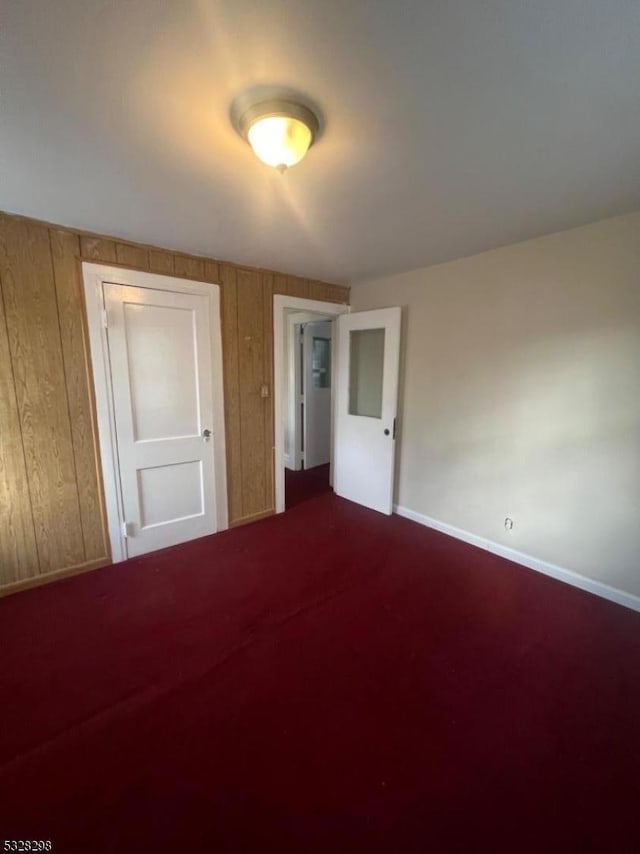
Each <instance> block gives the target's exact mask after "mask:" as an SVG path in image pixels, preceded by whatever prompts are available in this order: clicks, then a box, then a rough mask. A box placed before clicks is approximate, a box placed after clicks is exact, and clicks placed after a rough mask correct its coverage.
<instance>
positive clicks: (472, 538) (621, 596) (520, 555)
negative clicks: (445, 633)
mask: <svg viewBox="0 0 640 854" xmlns="http://www.w3.org/2000/svg"><path fill="white" fill-rule="evenodd" d="M393 511H394V513H397V514H398V516H403V517H404V518H405V519H411V521H412V522H417V523H418V524H419V525H424V526H425V527H427V528H433V530H434V531H439V532H440V533H441V534H447V535H448V536H450V537H455V538H456V539H457V540H462V541H463V542H465V543H469V544H470V545H472V546H477V547H478V548H480V549H485V551H488V552H492V554H495V555H498V556H499V557H504V558H506V559H507V560H511V561H513V562H514V563H519V564H520V565H521V566H526V567H527V569H533V570H535V571H536V572H541V573H543V575H549V576H551V578H555V579H556V580H557V581H563V582H564V583H565V584H571V585H573V587H579V588H580V589H581V590H586V591H587V592H588V593H594V594H595V595H596V596H600V597H602V598H603V599H608V600H609V601H610V602H615V603H616V604H617V605H623V606H624V607H625V608H631V609H632V610H633V611H640V596H635V595H634V594H633V593H627V592H625V591H624V590H619V589H618V588H617V587H611V586H610V585H609V584H605V583H604V582H602V581H596V580H595V579H593V578H587V577H586V576H585V575H580V574H579V573H577V572H573V571H572V570H571V569H565V568H564V567H562V566H556V565H555V564H553V563H547V562H546V561H544V560H540V558H537V557H533V556H532V555H528V554H525V553H524V552H519V551H517V550H516V549H512V548H510V547H509V546H503V545H502V544H501V543H496V542H494V541H493V540H487V539H486V538H485V537H479V536H478V535H477V534H472V533H471V532H470V531H465V530H463V529H462V528H456V527H455V525H449V524H447V523H446V522H441V521H440V520H439V519H433V518H431V516H424V515H423V514H422V513H416V512H415V510H410V509H409V508H408V507H402V506H401V505H399V504H394V505H393Z"/></svg>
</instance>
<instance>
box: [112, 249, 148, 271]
mask: <svg viewBox="0 0 640 854" xmlns="http://www.w3.org/2000/svg"><path fill="white" fill-rule="evenodd" d="M116 260H117V262H118V264H124V265H125V266H127V267H140V269H142V270H148V269H149V252H148V250H147V249H145V248H144V246H132V245H131V244H130V243H116Z"/></svg>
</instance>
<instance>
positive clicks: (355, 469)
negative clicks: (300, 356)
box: [334, 308, 401, 515]
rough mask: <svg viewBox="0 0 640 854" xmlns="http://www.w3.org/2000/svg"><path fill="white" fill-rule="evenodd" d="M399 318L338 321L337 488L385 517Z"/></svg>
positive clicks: (379, 315)
mask: <svg viewBox="0 0 640 854" xmlns="http://www.w3.org/2000/svg"><path fill="white" fill-rule="evenodd" d="M400 320H401V310H400V309H399V308H383V309H378V310H375V311H361V312H356V313H354V314H343V315H341V316H340V317H339V318H338V320H337V325H338V331H337V337H338V347H337V353H338V383H337V385H338V388H337V395H336V422H335V423H336V431H335V452H334V453H335V471H334V490H335V492H336V493H337V494H338V495H340V496H342V497H343V498H348V499H349V500H350V501H355V502H357V503H358V504H363V505H364V506H365V507H370V508H371V509H373V510H379V511H380V512H381V513H386V514H387V515H389V514H390V513H391V511H392V507H393V481H394V466H395V445H396V443H395V434H396V410H397V402H398V371H399V364H400Z"/></svg>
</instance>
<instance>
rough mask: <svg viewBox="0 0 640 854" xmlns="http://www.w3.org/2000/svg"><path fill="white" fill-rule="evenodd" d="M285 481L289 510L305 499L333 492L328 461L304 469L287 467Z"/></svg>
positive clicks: (286, 502) (286, 500) (286, 503)
mask: <svg viewBox="0 0 640 854" xmlns="http://www.w3.org/2000/svg"><path fill="white" fill-rule="evenodd" d="M284 481H285V486H284V494H285V505H286V507H287V510H289V509H290V508H291V507H296V506H297V505H298V504H302V502H303V501H308V500H309V499H310V498H315V496H316V495H322V494H323V493H325V492H331V487H330V486H329V464H328V463H327V465H325V466H316V467H315V468H312V469H305V470H302V471H291V470H290V469H285V470H284Z"/></svg>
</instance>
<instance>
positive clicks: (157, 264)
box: [149, 249, 173, 276]
mask: <svg viewBox="0 0 640 854" xmlns="http://www.w3.org/2000/svg"><path fill="white" fill-rule="evenodd" d="M149 272H151V273H162V274H164V275H165V276H173V254H172V253H171V252H163V251H162V250H160V249H150V250H149Z"/></svg>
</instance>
